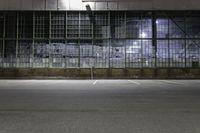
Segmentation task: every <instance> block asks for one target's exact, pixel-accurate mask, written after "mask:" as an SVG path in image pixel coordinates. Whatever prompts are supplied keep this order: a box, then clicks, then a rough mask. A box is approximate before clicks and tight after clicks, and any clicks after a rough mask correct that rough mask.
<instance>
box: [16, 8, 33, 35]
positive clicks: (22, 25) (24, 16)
mask: <svg viewBox="0 0 200 133" xmlns="http://www.w3.org/2000/svg"><path fill="white" fill-rule="evenodd" d="M18 21H19V22H18V35H19V38H32V37H33V13H31V12H28V13H23V12H20V13H19V20H18Z"/></svg>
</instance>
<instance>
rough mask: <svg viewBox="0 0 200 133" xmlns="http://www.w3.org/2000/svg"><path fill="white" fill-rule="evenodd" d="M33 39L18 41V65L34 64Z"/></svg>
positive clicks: (24, 66)
mask: <svg viewBox="0 0 200 133" xmlns="http://www.w3.org/2000/svg"><path fill="white" fill-rule="evenodd" d="M32 44H33V42H32V41H19V42H18V54H17V59H18V67H23V68H26V67H31V64H32V62H33V61H32Z"/></svg>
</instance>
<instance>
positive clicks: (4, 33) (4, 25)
mask: <svg viewBox="0 0 200 133" xmlns="http://www.w3.org/2000/svg"><path fill="white" fill-rule="evenodd" d="M3 15H4V21H3V52H2V54H3V55H2V58H3V60H2V63H3V65H2V66H3V67H4V57H5V37H6V12H4V14H3Z"/></svg>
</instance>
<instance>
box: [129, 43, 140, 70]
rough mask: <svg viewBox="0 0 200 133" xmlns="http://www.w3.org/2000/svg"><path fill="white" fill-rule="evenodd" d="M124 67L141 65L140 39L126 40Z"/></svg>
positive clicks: (138, 66)
mask: <svg viewBox="0 0 200 133" xmlns="http://www.w3.org/2000/svg"><path fill="white" fill-rule="evenodd" d="M126 67H128V68H141V67H142V43H141V40H127V41H126Z"/></svg>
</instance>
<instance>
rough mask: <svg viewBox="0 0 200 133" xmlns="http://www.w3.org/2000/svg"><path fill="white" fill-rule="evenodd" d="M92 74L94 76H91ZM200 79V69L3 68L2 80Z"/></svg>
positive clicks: (1, 71) (0, 75) (1, 72)
mask: <svg viewBox="0 0 200 133" xmlns="http://www.w3.org/2000/svg"><path fill="white" fill-rule="evenodd" d="M91 72H92V74H91ZM91 75H93V77H94V79H139V78H141V79H142V78H147V79H165V78H166V79H167V78H173V79H176V78H177V79H180V78H184V79H199V78H200V69H198V68H197V69H195V68H194V69H192V68H187V69H181V68H173V69H164V68H163V69H152V68H145V69H128V68H127V69H97V68H96V69H93V70H92V71H91V69H78V68H77V69H76V68H74V69H59V68H58V69H57V68H37V69H33V68H13V69H12V68H4V69H3V68H2V69H0V78H42V79H49V78H56V79H58V78H62V79H63V78H64V79H91Z"/></svg>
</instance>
